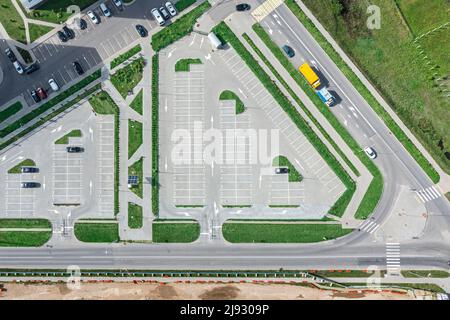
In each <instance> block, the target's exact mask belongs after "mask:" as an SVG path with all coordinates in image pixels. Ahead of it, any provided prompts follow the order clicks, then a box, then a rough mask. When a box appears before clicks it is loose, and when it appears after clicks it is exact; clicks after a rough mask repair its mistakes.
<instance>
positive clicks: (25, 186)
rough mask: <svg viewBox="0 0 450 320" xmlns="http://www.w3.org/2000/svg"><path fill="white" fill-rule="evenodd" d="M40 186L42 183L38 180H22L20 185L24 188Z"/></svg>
mask: <svg viewBox="0 0 450 320" xmlns="http://www.w3.org/2000/svg"><path fill="white" fill-rule="evenodd" d="M40 186H41V184H40V183H37V182H21V183H20V187H21V188H24V189H29V188H39V187H40Z"/></svg>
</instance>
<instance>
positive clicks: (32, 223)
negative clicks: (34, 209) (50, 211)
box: [0, 219, 52, 229]
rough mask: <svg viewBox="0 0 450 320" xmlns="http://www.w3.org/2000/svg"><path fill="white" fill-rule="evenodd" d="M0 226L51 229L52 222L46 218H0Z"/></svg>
mask: <svg viewBox="0 0 450 320" xmlns="http://www.w3.org/2000/svg"><path fill="white" fill-rule="evenodd" d="M0 228H27V229H28V228H29V229H33V228H38V229H45V228H47V229H51V228H52V224H51V223H50V221H49V220H47V219H0Z"/></svg>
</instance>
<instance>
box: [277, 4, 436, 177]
mask: <svg viewBox="0 0 450 320" xmlns="http://www.w3.org/2000/svg"><path fill="white" fill-rule="evenodd" d="M285 3H286V5H287V6H288V8H289V9H290V10H291V11H292V13H293V14H294V15H295V16H296V17H297V18H298V20H299V21H300V22H301V23H302V24H303V25H304V26H305V28H306V29H308V31H309V33H310V34H311V35H312V36H313V37H314V39H315V40H316V41H317V42H318V43H319V45H320V46H321V47H322V49H323V50H324V51H325V52H326V53H327V55H328V56H329V57H330V58H331V60H333V62H334V63H335V64H336V65H337V66H338V68H339V69H340V70H341V72H342V73H343V74H344V75H345V76H346V77H347V79H348V80H349V81H350V82H351V83H352V85H353V86H354V87H355V88H356V90H358V92H359V93H360V94H361V96H362V97H363V98H364V99H365V100H366V101H367V103H368V104H369V105H370V106H371V107H372V109H373V110H374V111H375V112H376V113H377V114H378V116H379V117H380V118H381V119H382V120H383V121H384V123H385V124H386V126H387V127H388V128H389V130H390V131H391V132H392V133H393V134H394V135H395V137H396V138H397V139H398V140H399V141H400V142H401V143H402V145H403V146H404V147H405V149H406V150H407V151H408V152H409V154H410V155H411V156H412V157H413V158H414V159H415V160H416V162H417V163H418V164H419V166H420V167H421V168H422V169H423V170H424V171H425V172H426V174H427V175H428V176H429V177H430V179H431V180H432V181H433V182H434V183H438V182H439V180H440V176H439V174H438V173H437V171H436V170H435V169H434V168H433V166H432V165H431V163H430V162H429V161H428V160H427V159H426V158H425V157H424V155H423V154H422V153H421V152H420V151H419V149H417V147H416V146H415V145H414V143H413V142H412V141H411V140H410V139H409V138H408V136H407V135H406V134H405V133H404V132H403V130H402V129H401V128H400V126H399V125H398V124H397V123H396V122H395V121H394V119H392V118H391V116H390V115H389V113H388V112H387V111H386V110H385V109H384V108H383V107H382V106H381V105H380V103H379V102H378V100H377V99H375V97H374V96H373V95H372V94H371V93H370V91H369V89H367V87H366V86H365V85H364V84H363V83H362V82H361V80H360V79H359V78H358V77H357V75H356V74H355V73H354V72H353V71H352V69H351V68H350V67H349V66H348V65H347V64H346V63H345V61H344V60H343V59H342V58H341V56H340V55H339V54H338V53H337V52H336V51H335V50H334V48H333V46H332V45H331V44H330V43H329V42H328V41H327V39H325V37H324V36H323V35H322V33H320V31H319V30H318V29H317V28H316V26H315V25H314V23H312V21H311V20H310V19H309V18H308V17H307V16H306V14H305V13H304V12H303V11H302V10H301V9H300V7H299V6H298V4H297V3H296V2H295V0H286V1H285Z"/></svg>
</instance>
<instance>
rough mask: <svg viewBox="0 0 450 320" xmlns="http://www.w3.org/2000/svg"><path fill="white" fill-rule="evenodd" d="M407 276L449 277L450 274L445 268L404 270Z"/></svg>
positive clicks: (403, 272) (402, 272) (404, 274)
mask: <svg viewBox="0 0 450 320" xmlns="http://www.w3.org/2000/svg"><path fill="white" fill-rule="evenodd" d="M400 273H401V274H402V276H404V277H405V278H448V277H449V276H450V274H449V273H448V272H447V271H443V270H402V271H400Z"/></svg>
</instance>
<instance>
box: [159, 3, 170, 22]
mask: <svg viewBox="0 0 450 320" xmlns="http://www.w3.org/2000/svg"><path fill="white" fill-rule="evenodd" d="M159 12H161V14H162V16H163V18H164V20H169V19H170V14H169V12H167V10H166V8H165V7H163V6H161V7H160V8H159Z"/></svg>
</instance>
